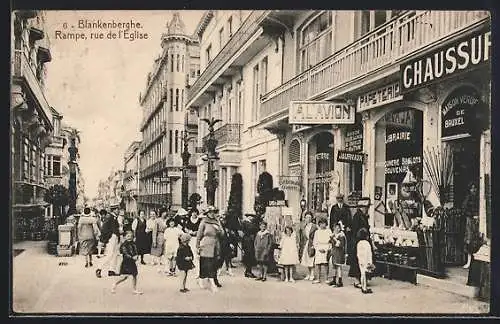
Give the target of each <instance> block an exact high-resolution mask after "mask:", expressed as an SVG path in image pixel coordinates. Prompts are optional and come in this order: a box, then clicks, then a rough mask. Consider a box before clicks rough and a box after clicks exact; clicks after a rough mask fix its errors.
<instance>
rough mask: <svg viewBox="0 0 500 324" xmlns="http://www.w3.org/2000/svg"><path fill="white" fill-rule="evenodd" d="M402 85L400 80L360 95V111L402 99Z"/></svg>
mask: <svg viewBox="0 0 500 324" xmlns="http://www.w3.org/2000/svg"><path fill="white" fill-rule="evenodd" d="M402 99H403V96H402V95H401V85H400V83H399V82H396V83H392V84H389V85H386V86H385V87H382V88H379V89H376V90H374V91H370V92H368V93H365V94H364V95H362V96H359V97H358V112H361V111H365V110H368V109H372V108H375V107H379V106H382V105H386V104H389V103H391V102H395V101H398V100H402Z"/></svg>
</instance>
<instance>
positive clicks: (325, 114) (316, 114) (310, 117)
mask: <svg viewBox="0 0 500 324" xmlns="http://www.w3.org/2000/svg"><path fill="white" fill-rule="evenodd" d="M355 113H356V107H354V106H350V105H348V104H346V103H345V102H343V101H292V102H290V109H289V112H288V120H289V121H288V122H289V124H292V125H293V124H301V125H307V124H354V119H355Z"/></svg>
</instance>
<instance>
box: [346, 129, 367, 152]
mask: <svg viewBox="0 0 500 324" xmlns="http://www.w3.org/2000/svg"><path fill="white" fill-rule="evenodd" d="M344 143H345V145H344V150H345V151H347V152H360V151H362V150H363V128H362V127H360V128H357V129H353V130H348V131H347V132H346V133H345V140H344Z"/></svg>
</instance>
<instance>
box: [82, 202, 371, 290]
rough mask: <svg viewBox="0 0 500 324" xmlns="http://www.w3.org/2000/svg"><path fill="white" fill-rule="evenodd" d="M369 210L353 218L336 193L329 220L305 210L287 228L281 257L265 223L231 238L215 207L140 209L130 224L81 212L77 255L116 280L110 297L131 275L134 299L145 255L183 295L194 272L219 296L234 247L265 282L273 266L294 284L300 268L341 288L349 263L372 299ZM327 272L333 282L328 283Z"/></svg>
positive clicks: (244, 227) (250, 223) (247, 222)
mask: <svg viewBox="0 0 500 324" xmlns="http://www.w3.org/2000/svg"><path fill="white" fill-rule="evenodd" d="M369 205H370V201H369V199H361V200H360V202H359V204H358V206H357V210H356V212H355V213H354V215H352V217H351V212H350V208H349V207H348V206H346V205H345V204H344V202H343V196H342V195H338V196H337V202H336V204H335V205H333V206H332V207H331V209H330V213H329V219H326V218H318V219H316V218H315V216H314V214H313V213H312V212H306V213H305V214H304V220H303V221H302V222H301V224H300V226H298V227H297V226H295V228H294V226H286V227H285V228H284V232H283V233H282V235H281V240H280V242H279V245H278V250H279V256H275V255H274V250H275V248H276V243H277V242H275V237H274V236H273V234H272V233H271V232H270V231H269V230H268V224H267V223H266V222H265V221H264V220H262V219H255V218H252V216H247V217H245V219H244V220H243V221H242V222H241V228H240V231H238V232H236V231H235V230H234V229H229V228H227V226H226V219H225V217H224V216H221V215H219V213H218V210H217V208H215V207H213V206H208V207H207V208H206V209H205V210H204V211H203V213H202V215H200V213H199V211H198V210H197V209H192V210H190V211H189V212H188V211H186V210H184V209H182V208H181V209H179V210H178V211H177V213H176V214H175V215H169V213H168V212H167V210H166V209H165V210H159V212H158V214H157V213H156V211H150V213H149V216H147V217H146V213H145V212H144V211H142V210H141V211H139V212H138V215H137V216H136V217H134V218H133V219H130V218H127V217H125V216H124V212H123V211H121V212H120V213H119V214H118V215H116V214H115V213H111V212H108V211H106V210H104V209H103V210H100V211H97V210H95V209H94V210H92V209H90V208H85V209H84V210H83V215H81V217H80V218H79V223H78V239H79V252H80V254H81V255H84V256H85V267H92V266H93V259H92V255H93V254H97V257H98V258H99V261H98V262H97V264H96V270H95V274H96V276H97V277H98V278H101V277H102V276H103V275H105V274H106V272H104V271H107V276H109V277H112V276H117V279H116V281H115V282H114V283H113V285H112V288H111V292H113V293H115V292H116V287H117V286H118V285H119V284H120V283H122V282H124V281H126V280H127V278H128V277H131V278H132V285H133V293H134V294H142V292H141V291H140V290H138V289H137V279H138V275H139V270H140V267H139V268H138V266H137V263H140V264H141V266H146V265H148V263H146V260H145V256H146V255H149V256H150V260H151V261H150V262H149V264H150V265H151V266H154V267H156V268H157V272H158V273H163V274H165V275H166V276H169V277H174V276H177V274H178V273H180V292H183V293H186V292H188V291H189V289H188V287H187V282H188V277H189V273H190V272H192V271H195V272H196V276H197V283H198V285H199V286H200V287H201V288H203V289H205V288H208V289H210V290H211V291H212V292H217V291H218V289H219V288H220V287H222V285H221V283H220V282H219V280H218V275H220V274H221V272H222V271H223V269H224V270H225V272H226V273H227V274H228V275H230V276H232V275H233V272H232V268H233V267H234V266H233V264H232V259H233V258H234V257H235V256H236V254H237V247H238V246H239V247H240V248H241V250H242V253H243V255H242V259H241V261H242V264H243V265H244V267H245V272H244V275H245V277H247V278H254V279H255V280H257V281H262V282H264V281H266V280H267V274H268V270H269V267H270V266H271V264H272V263H273V261H274V262H275V263H277V264H278V265H279V266H280V267H281V269H282V271H283V273H282V274H283V279H284V281H285V282H295V279H294V276H296V274H295V273H294V270H295V269H296V267H297V266H298V265H299V264H300V265H302V266H304V267H306V268H307V276H306V278H305V279H306V280H309V281H312V283H313V284H319V283H322V282H324V283H326V284H328V285H330V286H334V287H343V285H344V283H343V273H342V268H343V265H344V264H346V263H347V264H348V265H349V266H350V268H349V273H348V275H349V276H350V277H353V278H354V286H355V287H357V288H360V289H361V291H362V292H363V293H371V292H372V290H371V289H370V288H368V285H367V282H368V279H369V273H370V272H371V271H372V270H373V260H372V250H373V248H374V247H373V245H372V244H371V240H370V233H369V224H368V213H367V209H368V207H369ZM158 215H159V216H158ZM120 256H121V257H120ZM254 267H257V275H256V274H255V273H254V272H253V269H254ZM330 267H331V268H332V269H333V279H332V280H328V278H329V276H328V275H329V273H328V272H329V268H330Z"/></svg>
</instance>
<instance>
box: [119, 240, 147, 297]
mask: <svg viewBox="0 0 500 324" xmlns="http://www.w3.org/2000/svg"><path fill="white" fill-rule="evenodd" d="M120 253H121V254H122V255H123V261H122V264H121V266H120V275H121V277H120V278H118V280H117V281H116V282H115V283H114V284H113V287H112V288H111V292H112V293H113V294H114V293H115V292H116V286H118V285H119V284H120V283H122V282H124V281H125V280H127V278H128V277H129V276H132V284H133V287H134V294H136V295H141V294H142V292H141V291H139V290H137V265H136V264H135V262H136V261H137V259H138V254H137V246H136V245H135V243H134V234H133V233H132V231H127V232H126V233H125V242H123V243H122V245H121V246H120Z"/></svg>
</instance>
